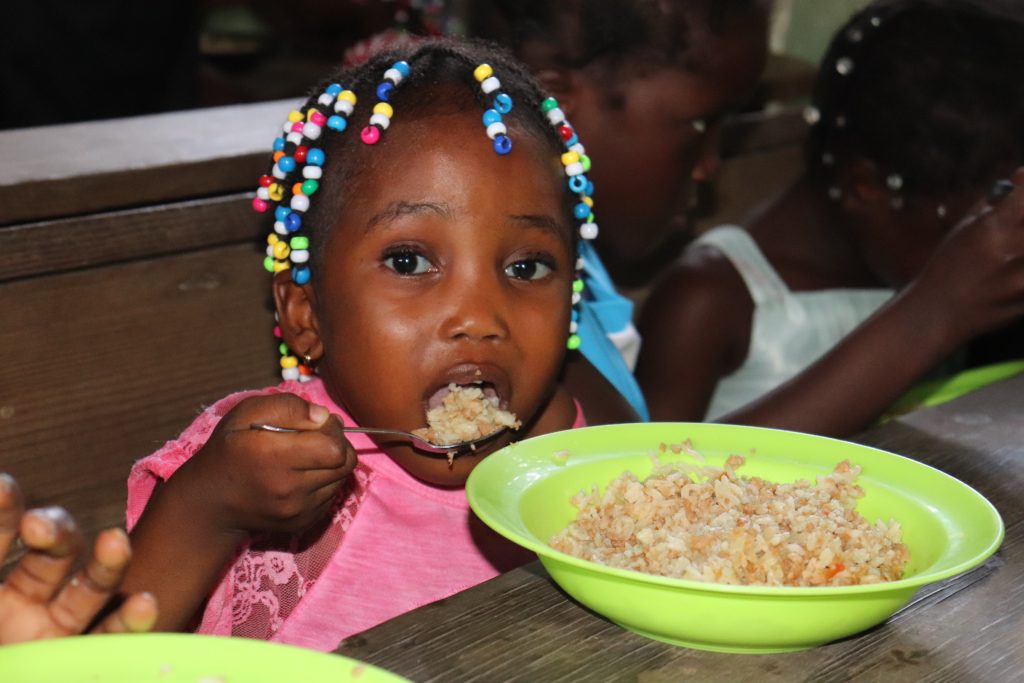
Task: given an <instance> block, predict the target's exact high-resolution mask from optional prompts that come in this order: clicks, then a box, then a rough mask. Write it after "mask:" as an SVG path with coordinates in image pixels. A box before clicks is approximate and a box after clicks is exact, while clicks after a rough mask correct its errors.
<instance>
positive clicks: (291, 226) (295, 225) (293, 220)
mask: <svg viewBox="0 0 1024 683" xmlns="http://www.w3.org/2000/svg"><path fill="white" fill-rule="evenodd" d="M284 227H286V228H288V232H296V231H298V230H299V228H301V227H302V216H300V215H299V214H298V212H294V211H293V212H292V213H289V214H288V215H287V216H285V217H284Z"/></svg>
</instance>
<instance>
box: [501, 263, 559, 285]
mask: <svg viewBox="0 0 1024 683" xmlns="http://www.w3.org/2000/svg"><path fill="white" fill-rule="evenodd" d="M551 270H552V268H551V266H550V265H548V264H547V263H544V262H543V261H541V260H539V259H523V260H522V261H516V262H515V263H512V264H511V265H508V266H506V267H505V274H506V275H508V276H509V277H511V278H515V279H516V280H539V279H541V278H543V277H547V276H548V275H549V274H550V273H551Z"/></svg>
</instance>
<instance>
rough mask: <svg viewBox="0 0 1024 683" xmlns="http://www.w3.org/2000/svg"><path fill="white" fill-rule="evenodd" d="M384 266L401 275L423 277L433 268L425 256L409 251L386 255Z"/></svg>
mask: <svg viewBox="0 0 1024 683" xmlns="http://www.w3.org/2000/svg"><path fill="white" fill-rule="evenodd" d="M384 265H385V266H387V267H388V268H390V269H391V270H393V271H395V272H396V273H398V274H399V275H422V274H423V273H427V272H429V271H430V269H431V267H432V266H433V264H432V263H431V262H430V261H428V260H427V259H426V257H425V256H423V255H422V254H418V253H417V252H415V251H412V250H408V249H405V250H402V251H398V252H394V253H391V254H385V256H384Z"/></svg>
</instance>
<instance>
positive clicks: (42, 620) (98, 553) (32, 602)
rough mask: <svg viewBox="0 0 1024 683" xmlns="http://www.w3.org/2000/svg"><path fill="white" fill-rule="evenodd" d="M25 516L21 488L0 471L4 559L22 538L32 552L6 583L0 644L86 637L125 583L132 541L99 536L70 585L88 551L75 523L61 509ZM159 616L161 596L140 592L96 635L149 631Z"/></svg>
mask: <svg viewBox="0 0 1024 683" xmlns="http://www.w3.org/2000/svg"><path fill="white" fill-rule="evenodd" d="M22 512H23V507H22V502H21V494H20V492H19V490H18V485H17V484H16V483H15V481H14V479H12V478H11V477H9V476H7V475H5V474H0V559H3V558H4V557H5V556H6V555H7V551H8V549H9V548H10V546H11V544H12V543H13V542H14V540H15V539H16V538H18V537H19V536H20V538H21V541H22V543H23V544H24V545H25V547H26V548H27V552H26V553H25V555H24V557H22V558H21V560H19V561H18V563H17V564H16V565H15V566H14V568H13V569H12V570H11V573H10V574H9V575H8V577H7V581H6V582H5V583H3V584H0V644H7V643H17V642H22V641H27V640H38V639H42V638H55V637H59V636H69V635H74V634H77V633H81V632H83V631H84V630H85V629H86V628H87V627H88V626H89V624H90V623H92V621H93V619H94V618H95V617H96V615H97V614H98V613H99V612H100V610H101V609H103V608H104V607H105V606H106V605H107V604H108V602H109V601H110V599H111V597H112V596H113V594H114V591H115V590H116V589H117V587H118V585H119V584H120V583H121V578H122V576H123V574H124V571H125V568H126V567H127V565H128V560H129V559H130V558H131V549H130V547H129V544H128V536H127V535H125V533H124V532H123V531H121V530H120V529H107V530H106V531H103V532H102V533H100V535H99V536H97V538H96V543H95V545H94V546H93V553H92V557H90V558H89V560H88V562H87V563H86V564H85V566H84V567H82V568H81V569H80V570H78V571H77V572H76V573H75V574H74V575H73V576H72V577H71V579H70V580H69V581H66V579H67V578H68V574H69V572H70V571H71V568H72V566H74V565H75V564H77V560H78V558H79V554H80V552H81V547H82V538H81V534H80V533H79V531H78V527H77V525H76V524H75V520H74V519H72V517H71V515H69V514H68V513H67V511H65V510H63V509H62V508H58V507H50V508H42V509H36V510H30V511H29V512H27V513H25V514H24V515H22ZM156 616H157V609H156V600H155V598H154V597H153V596H152V595H150V594H148V593H138V594H135V595H132V596H130V597H129V598H128V599H127V600H125V601H124V602H123V603H122V604H121V605H120V607H118V608H117V610H115V611H114V612H113V613H111V614H109V615H108V616H107V617H105V618H104V619H103V620H102V621H101V622H100V623H99V624H97V625H96V626H94V627H93V628H92V629H91V632H93V633H100V632H123V631H133V632H138V631H148V630H149V629H150V628H152V626H153V623H154V621H156Z"/></svg>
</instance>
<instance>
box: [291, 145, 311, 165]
mask: <svg viewBox="0 0 1024 683" xmlns="http://www.w3.org/2000/svg"><path fill="white" fill-rule="evenodd" d="M307 154H309V147H306V146H305V145H302V146H301V147H296V148H295V153H294V154H292V156H293V157H295V161H297V162H299V163H300V164H304V163H306V155H307Z"/></svg>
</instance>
